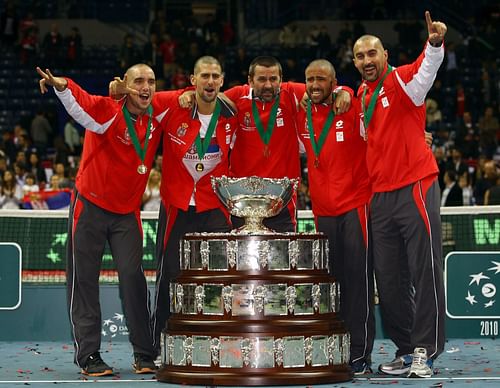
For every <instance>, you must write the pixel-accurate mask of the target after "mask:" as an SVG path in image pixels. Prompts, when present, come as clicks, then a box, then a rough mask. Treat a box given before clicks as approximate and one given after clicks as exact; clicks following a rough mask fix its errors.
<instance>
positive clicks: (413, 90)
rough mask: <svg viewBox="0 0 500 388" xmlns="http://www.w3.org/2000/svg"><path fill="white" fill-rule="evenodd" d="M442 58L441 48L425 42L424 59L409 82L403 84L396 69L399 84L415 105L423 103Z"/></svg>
mask: <svg viewBox="0 0 500 388" xmlns="http://www.w3.org/2000/svg"><path fill="white" fill-rule="evenodd" d="M443 58H444V49H443V48H437V49H436V48H435V47H432V46H431V45H430V44H429V43H427V45H426V48H425V56H424V59H423V60H422V63H421V64H420V67H419V68H418V72H417V73H416V74H415V75H414V76H413V78H412V80H411V81H410V82H408V83H407V84H405V83H404V82H403V80H402V79H401V78H400V77H399V74H398V72H397V69H396V78H397V79H398V82H399V85H400V86H401V88H402V89H403V90H404V92H405V93H406V95H407V96H408V97H410V99H411V100H412V101H413V103H414V104H415V105H416V106H421V105H423V104H424V102H425V96H426V95H427V92H428V91H429V90H430V89H431V87H432V84H433V83H434V80H435V79H436V74H437V71H438V70H439V66H441V63H442V62H443Z"/></svg>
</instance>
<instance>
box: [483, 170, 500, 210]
mask: <svg viewBox="0 0 500 388" xmlns="http://www.w3.org/2000/svg"><path fill="white" fill-rule="evenodd" d="M484 204H485V205H500V176H499V177H498V178H497V181H496V184H495V185H494V186H491V187H490V188H489V189H488V190H486V193H484Z"/></svg>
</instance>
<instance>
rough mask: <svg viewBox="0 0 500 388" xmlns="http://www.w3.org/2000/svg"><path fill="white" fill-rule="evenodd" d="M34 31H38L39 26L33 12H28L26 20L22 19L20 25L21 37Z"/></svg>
mask: <svg viewBox="0 0 500 388" xmlns="http://www.w3.org/2000/svg"><path fill="white" fill-rule="evenodd" d="M32 29H34V30H38V24H37V23H36V21H35V18H34V17H33V12H31V11H28V12H27V13H26V16H25V17H24V19H22V20H21V22H20V23H19V35H20V36H23V35H24V33H26V32H28V31H29V30H32Z"/></svg>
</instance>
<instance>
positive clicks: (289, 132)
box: [224, 56, 302, 232]
mask: <svg viewBox="0 0 500 388" xmlns="http://www.w3.org/2000/svg"><path fill="white" fill-rule="evenodd" d="M282 79H283V74H282V68H281V64H280V63H279V62H278V60H277V59H276V58H274V57H269V56H260V57H256V58H255V59H254V60H253V61H252V62H251V63H250V68H249V72H248V84H247V85H242V86H235V87H233V88H231V89H229V90H226V91H225V92H224V94H225V95H226V96H227V97H228V98H229V99H230V100H231V101H233V102H234V104H235V105H236V108H237V110H238V122H239V125H238V129H237V131H236V134H235V139H234V145H233V149H232V151H231V160H230V174H231V176H234V177H245V176H252V175H256V176H259V177H264V178H284V177H288V178H296V179H299V178H300V161H299V142H298V140H297V128H296V123H295V116H296V114H297V108H298V100H297V97H296V96H295V94H294V90H293V88H292V87H289V86H290V85H288V84H284V83H282ZM300 97H302V96H300ZM295 224H296V195H295V194H294V196H293V198H292V200H291V201H290V202H289V204H288V207H287V208H284V209H283V210H282V211H281V213H280V214H278V215H276V216H274V217H271V218H266V219H265V220H264V225H265V226H266V227H268V228H271V229H273V230H276V231H277V232H293V231H295ZM233 225H234V226H235V227H239V226H242V225H243V220H241V219H238V218H236V217H233Z"/></svg>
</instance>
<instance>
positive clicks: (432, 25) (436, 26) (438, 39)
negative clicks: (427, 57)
mask: <svg viewBox="0 0 500 388" xmlns="http://www.w3.org/2000/svg"><path fill="white" fill-rule="evenodd" d="M425 21H426V22H427V31H428V32H429V42H431V44H432V45H433V46H436V45H440V44H441V43H442V42H443V40H444V36H445V34H446V31H447V30H448V28H447V27H446V24H444V23H442V22H433V21H432V19H431V13H430V12H429V11H425Z"/></svg>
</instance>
